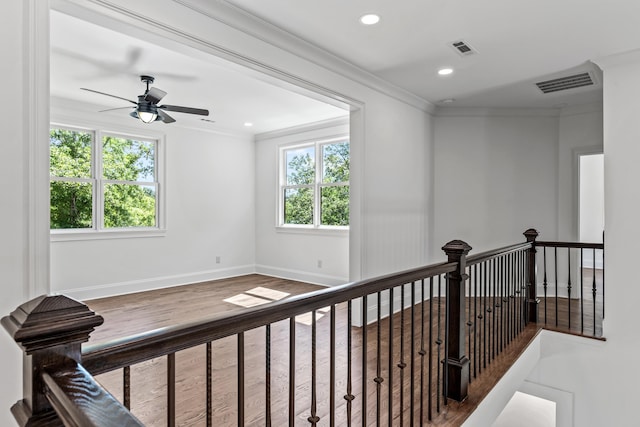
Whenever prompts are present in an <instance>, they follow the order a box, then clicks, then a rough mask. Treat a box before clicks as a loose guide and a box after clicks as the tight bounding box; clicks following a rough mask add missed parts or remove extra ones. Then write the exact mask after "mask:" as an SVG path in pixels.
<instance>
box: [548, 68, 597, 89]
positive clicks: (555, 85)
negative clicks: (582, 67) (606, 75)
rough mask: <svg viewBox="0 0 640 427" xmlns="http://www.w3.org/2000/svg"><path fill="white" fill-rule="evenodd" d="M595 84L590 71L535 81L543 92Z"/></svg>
mask: <svg viewBox="0 0 640 427" xmlns="http://www.w3.org/2000/svg"><path fill="white" fill-rule="evenodd" d="M594 84H595V81H594V79H593V78H592V76H591V74H590V73H580V74H574V75H573V76H567V77H560V78H557V79H552V80H547V81H544V82H538V83H536V86H538V89H540V90H541V91H542V92H543V93H553V92H558V91H561V90H567V89H575V88H577V87H583V86H592V85H594Z"/></svg>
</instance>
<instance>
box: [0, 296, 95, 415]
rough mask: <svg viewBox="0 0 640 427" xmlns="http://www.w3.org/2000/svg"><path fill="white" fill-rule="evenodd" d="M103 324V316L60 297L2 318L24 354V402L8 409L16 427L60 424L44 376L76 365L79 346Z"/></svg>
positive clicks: (30, 304) (45, 299)
mask: <svg viewBox="0 0 640 427" xmlns="http://www.w3.org/2000/svg"><path fill="white" fill-rule="evenodd" d="M102 322H103V318H102V316H99V315H97V314H95V313H94V312H93V311H91V310H90V309H89V308H88V307H87V306H86V305H84V304H82V303H80V302H78V301H75V300H73V299H71V298H68V297H66V296H63V295H59V296H45V295H42V296H39V297H37V298H35V299H33V300H31V301H28V302H26V303H24V304H22V305H21V306H20V307H18V308H16V309H15V310H14V311H13V312H12V313H11V314H10V315H9V316H5V317H3V318H2V326H4V328H5V329H6V330H7V332H9V334H10V335H11V337H12V338H13V339H14V340H15V341H16V342H17V343H18V344H20V346H21V347H22V349H23V352H24V356H23V373H22V375H23V399H22V400H20V401H18V402H17V403H16V404H15V405H13V406H12V407H11V412H12V413H13V416H14V417H15V419H16V421H17V422H18V425H20V426H27V425H38V426H43V427H48V426H61V425H62V422H61V421H60V419H59V418H58V416H57V415H56V412H55V411H54V410H53V409H52V407H51V404H50V403H49V401H48V399H47V398H46V396H45V392H46V391H45V384H44V380H43V373H44V372H45V370H47V369H50V368H52V367H56V366H64V365H67V364H68V363H69V361H74V362H77V363H79V362H80V358H81V345H82V343H83V342H86V341H88V340H89V334H90V333H91V332H92V331H93V330H94V328H95V327H96V326H99V325H101V324H102Z"/></svg>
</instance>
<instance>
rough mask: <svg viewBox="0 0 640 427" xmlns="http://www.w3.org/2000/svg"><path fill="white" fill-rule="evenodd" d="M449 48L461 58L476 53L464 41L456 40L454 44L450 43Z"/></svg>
mask: <svg viewBox="0 0 640 427" xmlns="http://www.w3.org/2000/svg"><path fill="white" fill-rule="evenodd" d="M451 47H452V48H453V50H455V51H456V52H458V54H459V55H461V56H469V55H473V54H474V53H477V52H476V50H475V49H474V48H473V47H471V45H470V44H469V43H467V42H465V41H464V40H456V41H454V42H451Z"/></svg>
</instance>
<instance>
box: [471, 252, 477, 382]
mask: <svg viewBox="0 0 640 427" xmlns="http://www.w3.org/2000/svg"><path fill="white" fill-rule="evenodd" d="M469 316H471V314H469ZM473 319H474V323H475V327H474V328H473V349H474V350H475V351H474V352H473V378H476V377H477V375H478V329H479V327H478V326H479V325H478V322H477V321H476V319H478V320H479V318H478V264H476V265H474V266H473Z"/></svg>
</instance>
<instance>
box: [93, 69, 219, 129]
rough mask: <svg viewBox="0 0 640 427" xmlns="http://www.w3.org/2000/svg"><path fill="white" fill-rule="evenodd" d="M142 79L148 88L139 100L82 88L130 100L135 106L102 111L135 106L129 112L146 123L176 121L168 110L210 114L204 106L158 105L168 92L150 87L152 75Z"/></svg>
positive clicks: (139, 96) (201, 114)
mask: <svg viewBox="0 0 640 427" xmlns="http://www.w3.org/2000/svg"><path fill="white" fill-rule="evenodd" d="M140 80H141V81H142V82H143V83H146V85H147V89H146V90H145V91H144V93H143V94H142V95H138V102H136V101H132V100H130V99H127V98H122V97H120V96H117V95H111V94H109V93H104V92H99V91H97V90H93V89H87V88H84V87H83V88H80V89H82V90H86V91H89V92H94V93H99V94H100V95H106V96H110V97H112V98H118V99H122V100H124V101H128V102H130V103H132V104H134V105H135V107H119V108H110V109H108V110H102V111H101V112H104V111H111V110H119V109H122V108H135V110H134V111H132V112H131V113H129V115H130V116H131V117H133V118H136V119H140V120H141V121H142V122H144V123H151V122H155V121H158V120H162V122H164V123H173V122H175V121H176V120H175V119H174V118H173V117H171V116H170V115H169V114H167V113H166V111H175V112H177V113H187V114H198V115H200V116H208V115H209V110H205V109H202V108H191V107H180V106H178V105H168V104H163V105H158V102H160V100H161V99H162V98H164V96H165V95H166V94H167V92H165V91H163V90H161V89H158V88H156V87H149V85H150V84H151V83H153V81H154V80H155V79H154V78H153V77H151V76H145V75H142V76H140Z"/></svg>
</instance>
